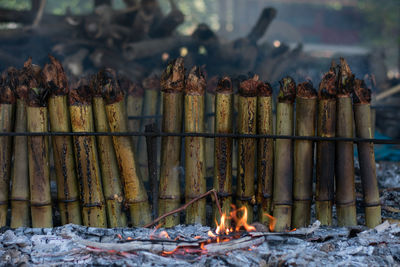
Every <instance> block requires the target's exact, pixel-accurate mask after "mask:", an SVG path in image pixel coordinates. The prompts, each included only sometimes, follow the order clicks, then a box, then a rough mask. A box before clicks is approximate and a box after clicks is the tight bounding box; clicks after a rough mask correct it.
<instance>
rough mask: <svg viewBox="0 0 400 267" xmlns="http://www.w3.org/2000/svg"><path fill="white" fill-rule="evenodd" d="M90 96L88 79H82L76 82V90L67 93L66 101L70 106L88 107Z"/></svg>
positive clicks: (90, 100) (90, 101)
mask: <svg viewBox="0 0 400 267" xmlns="http://www.w3.org/2000/svg"><path fill="white" fill-rule="evenodd" d="M92 96H93V94H92V91H91V88H90V87H89V79H88V77H82V78H81V79H79V81H78V82H77V88H75V89H73V90H70V91H69V94H68V101H69V104H70V105H71V106H83V105H90V104H92Z"/></svg>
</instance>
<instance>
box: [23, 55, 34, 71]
mask: <svg viewBox="0 0 400 267" xmlns="http://www.w3.org/2000/svg"><path fill="white" fill-rule="evenodd" d="M31 66H32V57H29V58H28V59H27V60H26V61H25V62H24V68H29V67H31Z"/></svg>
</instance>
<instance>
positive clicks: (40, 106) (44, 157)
mask: <svg viewBox="0 0 400 267" xmlns="http://www.w3.org/2000/svg"><path fill="white" fill-rule="evenodd" d="M23 71H24V72H26V83H25V84H26V85H27V86H28V95H27V101H26V105H27V108H26V113H27V130H28V132H30V133H34V132H47V130H48V114H47V113H48V110H47V93H48V92H47V90H46V89H44V88H43V82H42V77H41V70H40V68H39V67H38V66H32V64H31V61H30V60H28V61H27V62H26V63H25V67H24V70H23ZM28 161H29V184H30V196H31V197H30V204H31V217H32V227H34V228H41V227H53V217H52V205H51V194H50V166H49V138H48V137H47V136H28Z"/></svg>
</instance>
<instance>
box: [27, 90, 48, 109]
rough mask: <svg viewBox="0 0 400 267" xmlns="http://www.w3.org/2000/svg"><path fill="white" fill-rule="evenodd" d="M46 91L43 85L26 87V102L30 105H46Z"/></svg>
mask: <svg viewBox="0 0 400 267" xmlns="http://www.w3.org/2000/svg"><path fill="white" fill-rule="evenodd" d="M48 92H49V91H48V90H47V89H46V88H44V87H43V86H40V87H32V88H28V96H27V102H26V104H27V105H28V106H30V107H47V98H48Z"/></svg>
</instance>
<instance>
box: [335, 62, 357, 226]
mask: <svg viewBox="0 0 400 267" xmlns="http://www.w3.org/2000/svg"><path fill="white" fill-rule="evenodd" d="M340 65H341V66H340V73H339V79H338V93H337V96H336V101H337V104H336V113H337V115H336V136H337V137H349V138H352V137H353V132H354V129H353V120H354V119H353V118H354V117H353V105H352V98H351V93H352V91H353V86H354V84H353V82H354V75H353V74H352V73H351V70H350V67H349V66H348V65H347V62H346V61H345V60H344V59H343V58H341V59H340ZM353 145H354V144H353V142H337V143H336V159H335V160H336V168H335V172H336V210H337V219H338V225H339V226H352V225H357V217H356V194H355V184H354V151H353Z"/></svg>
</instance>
